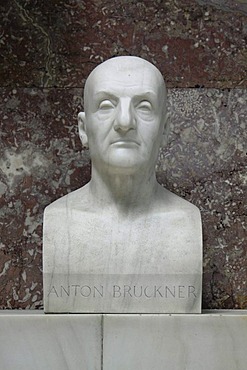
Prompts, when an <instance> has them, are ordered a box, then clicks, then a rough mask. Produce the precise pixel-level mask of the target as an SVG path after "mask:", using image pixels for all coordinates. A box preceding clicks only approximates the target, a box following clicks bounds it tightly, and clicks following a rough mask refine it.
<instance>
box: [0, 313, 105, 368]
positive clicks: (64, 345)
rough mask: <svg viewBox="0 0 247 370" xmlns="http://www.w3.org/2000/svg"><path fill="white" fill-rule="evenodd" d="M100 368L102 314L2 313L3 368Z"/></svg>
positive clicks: (0, 359) (0, 354)
mask: <svg viewBox="0 0 247 370" xmlns="http://www.w3.org/2000/svg"><path fill="white" fill-rule="evenodd" d="M80 369H81V370H100V369H101V317H100V316H99V315H84V316H77V315H74V316H69V315H44V314H40V313H32V312H23V313H20V312H18V313H16V312H11V311H9V312H3V313H2V312H1V313H0V370H80Z"/></svg>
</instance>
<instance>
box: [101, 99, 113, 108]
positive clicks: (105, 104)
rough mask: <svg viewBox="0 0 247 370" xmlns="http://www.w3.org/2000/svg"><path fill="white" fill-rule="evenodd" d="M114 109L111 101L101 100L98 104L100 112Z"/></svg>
mask: <svg viewBox="0 0 247 370" xmlns="http://www.w3.org/2000/svg"><path fill="white" fill-rule="evenodd" d="M113 108H115V105H114V104H113V102H112V101H111V100H108V99H106V100H103V101H101V102H100V104H99V109H102V110H108V109H113Z"/></svg>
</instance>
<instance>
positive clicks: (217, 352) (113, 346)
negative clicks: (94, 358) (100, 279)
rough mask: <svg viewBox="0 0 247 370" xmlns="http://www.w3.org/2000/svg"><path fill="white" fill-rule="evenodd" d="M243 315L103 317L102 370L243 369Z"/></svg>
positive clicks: (246, 329)
mask: <svg viewBox="0 0 247 370" xmlns="http://www.w3.org/2000/svg"><path fill="white" fill-rule="evenodd" d="M246 315H247V312H246V311H242V312H241V313H239V314H236V313H235V314H227V313H222V314H221V315H219V314H218V313H215V314H203V315H128V316H126V315H125V316H124V315H106V316H105V317H104V356H103V358H104V366H103V369H105V370H116V369H117V370H165V369H167V370H246V369H247V316H246Z"/></svg>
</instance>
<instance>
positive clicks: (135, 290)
mask: <svg viewBox="0 0 247 370" xmlns="http://www.w3.org/2000/svg"><path fill="white" fill-rule="evenodd" d="M48 296H53V298H55V297H57V298H65V297H82V298H103V297H109V296H110V297H112V298H168V299H170V298H172V299H174V298H175V299H194V298H196V297H197V293H196V288H195V287H194V286H193V285H177V286H176V285H171V286H168V285H145V286H143V285H133V286H131V285H121V286H120V285H112V286H111V287H110V288H109V286H108V287H107V289H106V288H105V287H104V286H103V285H97V286H96V285H91V286H90V285H77V284H72V285H68V286H66V287H65V286H63V285H60V286H55V285H53V286H52V287H51V289H50V291H49V293H48Z"/></svg>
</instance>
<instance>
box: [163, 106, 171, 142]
mask: <svg viewBox="0 0 247 370" xmlns="http://www.w3.org/2000/svg"><path fill="white" fill-rule="evenodd" d="M170 119H171V115H170V112H166V113H165V118H164V124H163V133H162V141H161V146H162V147H165V146H167V144H168V139H169V134H170Z"/></svg>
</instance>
